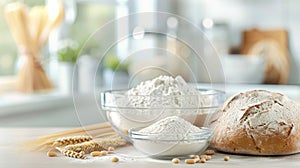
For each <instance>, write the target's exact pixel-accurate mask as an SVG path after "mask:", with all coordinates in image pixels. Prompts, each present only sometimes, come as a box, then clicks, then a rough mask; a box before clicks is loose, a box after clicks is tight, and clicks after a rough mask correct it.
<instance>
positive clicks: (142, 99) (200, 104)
mask: <svg viewBox="0 0 300 168" xmlns="http://www.w3.org/2000/svg"><path fill="white" fill-rule="evenodd" d="M197 90H198V91H199V93H200V96H199V95H180V96H148V95H127V94H126V93H127V90H112V91H111V90H110V91H105V92H102V93H101V108H102V110H103V111H104V112H105V114H106V117H107V119H108V121H109V122H110V124H111V125H112V127H113V129H115V130H116V132H117V133H119V134H120V135H121V136H122V137H123V138H125V139H126V140H128V141H129V142H131V140H130V138H129V137H128V130H129V129H131V128H137V127H146V126H149V125H151V124H153V123H155V122H157V121H159V120H161V119H164V118H166V117H169V116H178V117H181V118H183V119H185V120H187V121H189V122H190V123H192V124H194V125H195V126H198V127H208V124H209V123H210V122H211V121H212V120H215V119H216V118H217V117H218V116H217V115H216V111H217V110H218V109H219V106H220V105H222V103H223V101H224V98H225V92H223V91H219V90H213V89H197ZM169 102H172V103H171V105H170V103H169ZM174 104H178V106H175V105H174Z"/></svg>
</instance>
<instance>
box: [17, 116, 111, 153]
mask: <svg viewBox="0 0 300 168" xmlns="http://www.w3.org/2000/svg"><path fill="white" fill-rule="evenodd" d="M71 136H90V137H94V138H99V137H101V138H106V137H112V136H116V133H115V132H114V130H113V129H112V128H111V126H110V124H109V123H108V122H105V123H100V124H94V125H89V126H85V127H79V128H74V129H71V130H67V131H62V132H58V133H54V134H49V135H45V136H41V137H38V138H37V139H36V140H33V141H30V142H26V143H24V144H23V145H24V147H26V148H28V149H30V150H32V151H48V150H49V149H51V148H53V146H54V143H55V141H56V140H58V139H60V138H62V139H63V137H71Z"/></svg>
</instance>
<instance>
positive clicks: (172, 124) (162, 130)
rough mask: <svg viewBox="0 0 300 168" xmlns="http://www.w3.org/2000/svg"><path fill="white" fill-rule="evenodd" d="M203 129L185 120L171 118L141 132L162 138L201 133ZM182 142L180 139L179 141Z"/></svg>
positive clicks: (175, 117)
mask: <svg viewBox="0 0 300 168" xmlns="http://www.w3.org/2000/svg"><path fill="white" fill-rule="evenodd" d="M200 131H201V129H200V128H198V127H196V126H194V125H193V124H191V123H190V122H187V121H185V120H184V119H182V118H180V117H177V116H171V117H167V118H165V119H162V120H160V121H158V122H156V123H154V124H152V125H150V126H148V127H146V128H143V129H142V130H140V131H139V132H141V133H147V134H156V135H158V136H160V137H163V136H165V135H170V134H172V135H178V134H180V135H185V134H189V133H196V132H200ZM179 140H180V139H179Z"/></svg>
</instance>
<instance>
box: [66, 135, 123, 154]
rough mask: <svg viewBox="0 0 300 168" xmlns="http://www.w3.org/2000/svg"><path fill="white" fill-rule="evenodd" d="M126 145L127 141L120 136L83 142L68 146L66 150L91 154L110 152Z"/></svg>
mask: <svg viewBox="0 0 300 168" xmlns="http://www.w3.org/2000/svg"><path fill="white" fill-rule="evenodd" d="M125 144H126V141H125V140H124V139H122V138H121V137H119V136H118V137H115V138H104V139H98V140H92V141H88V142H83V143H80V144H74V145H68V146H65V147H64V149H66V150H72V151H75V152H82V151H83V152H85V153H91V152H93V151H101V150H108V148H109V147H114V148H117V147H120V146H123V145H125Z"/></svg>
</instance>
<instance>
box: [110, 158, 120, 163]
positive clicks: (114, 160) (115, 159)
mask: <svg viewBox="0 0 300 168" xmlns="http://www.w3.org/2000/svg"><path fill="white" fill-rule="evenodd" d="M111 161H112V162H118V161H119V158H117V157H113V158H111Z"/></svg>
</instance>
